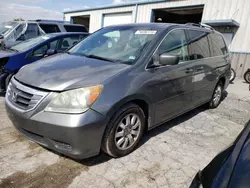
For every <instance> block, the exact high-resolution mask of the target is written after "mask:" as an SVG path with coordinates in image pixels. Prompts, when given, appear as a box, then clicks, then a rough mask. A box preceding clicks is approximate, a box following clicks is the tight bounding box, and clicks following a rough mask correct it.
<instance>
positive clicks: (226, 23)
mask: <svg viewBox="0 0 250 188" xmlns="http://www.w3.org/2000/svg"><path fill="white" fill-rule="evenodd" d="M202 23H205V24H207V25H210V26H212V27H219V26H229V27H239V26H240V24H239V23H238V22H237V21H235V20H233V19H225V20H204V21H202Z"/></svg>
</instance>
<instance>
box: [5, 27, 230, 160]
mask: <svg viewBox="0 0 250 188" xmlns="http://www.w3.org/2000/svg"><path fill="white" fill-rule="evenodd" d="M230 67H231V65H230V59H229V54H228V49H227V46H226V44H225V41H224V39H223V37H222V35H221V34H220V33H218V32H216V31H214V30H213V29H212V28H209V27H205V26H200V25H193V24H186V25H178V24H129V25H120V26H109V27H106V28H103V29H101V30H99V31H97V32H95V33H93V34H92V35H91V36H89V37H88V38H86V39H85V40H83V41H82V42H80V43H78V44H77V45H76V46H74V47H73V48H71V49H70V50H68V51H67V52H66V53H64V54H58V55H54V56H50V57H48V58H45V59H42V60H40V61H38V62H37V63H34V64H31V65H27V66H25V67H23V68H22V69H21V70H20V71H19V72H18V73H17V74H16V75H15V76H13V77H12V79H11V81H10V84H9V86H8V89H7V92H6V111H7V113H8V116H9V118H10V119H11V121H12V123H13V125H14V126H15V127H16V128H17V129H18V130H19V131H20V132H21V133H22V134H23V135H25V136H26V137H27V138H29V139H31V140H33V141H35V142H37V143H39V144H40V145H43V146H45V147H47V148H50V149H52V150H55V151H57V152H60V153H63V154H64V155H67V156H69V157H72V158H76V159H82V158H88V157H91V156H94V155H97V154H98V153H99V152H100V151H103V152H105V153H107V154H108V155H110V156H113V157H121V156H125V155H127V154H129V153H130V152H132V151H133V150H134V149H135V148H136V147H137V146H138V143H139V141H140V139H141V138H142V136H143V134H144V133H145V131H148V130H150V129H152V128H154V127H156V126H158V125H161V124H163V123H164V122H167V121H169V120H171V119H173V118H175V117H177V116H180V115H181V114H183V113H185V112H187V111H190V110H192V109H194V108H196V107H198V106H201V105H203V104H208V106H209V107H210V108H216V107H217V106H218V105H219V104H220V102H221V99H222V94H223V91H224V90H225V89H226V88H227V86H228V84H229V78H230Z"/></svg>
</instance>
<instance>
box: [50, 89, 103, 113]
mask: <svg viewBox="0 0 250 188" xmlns="http://www.w3.org/2000/svg"><path fill="white" fill-rule="evenodd" d="M102 88H103V86H101V85H97V86H93V87H87V88H80V89H75V90H70V91H65V92H62V93H60V94H58V95H57V96H56V97H55V98H54V99H52V101H51V102H50V103H49V105H48V106H47V107H46V108H45V111H49V112H57V113H66V114H80V113H83V112H85V111H87V110H88V109H89V108H90V106H91V105H92V104H93V103H94V102H95V101H96V99H97V98H98V97H99V95H100V93H101V91H102Z"/></svg>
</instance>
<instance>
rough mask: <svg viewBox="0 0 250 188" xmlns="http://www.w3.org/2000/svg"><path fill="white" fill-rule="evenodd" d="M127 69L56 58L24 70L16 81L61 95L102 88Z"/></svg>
mask: <svg viewBox="0 0 250 188" xmlns="http://www.w3.org/2000/svg"><path fill="white" fill-rule="evenodd" d="M128 67H130V66H129V65H126V64H116V63H111V62H108V61H102V60H97V59H92V58H87V57H83V56H76V55H70V54H58V55H55V56H51V57H48V58H44V59H42V60H40V61H37V62H35V63H32V64H30V65H27V66H25V67H23V68H22V69H21V70H20V71H19V72H18V73H17V74H16V75H15V78H16V79H17V80H19V81H20V82H22V83H24V84H27V85H30V86H34V87H37V88H41V89H46V90H52V91H63V90H69V89H75V88H80V87H86V86H93V85H97V84H102V83H103V82H104V81H105V80H107V79H109V78H111V77H112V76H114V75H116V74H118V73H119V72H121V71H123V70H125V69H127V68H128Z"/></svg>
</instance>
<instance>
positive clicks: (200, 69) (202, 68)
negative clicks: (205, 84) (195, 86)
mask: <svg viewBox="0 0 250 188" xmlns="http://www.w3.org/2000/svg"><path fill="white" fill-rule="evenodd" d="M196 70H197V71H203V70H204V67H199V68H197V69H196Z"/></svg>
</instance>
